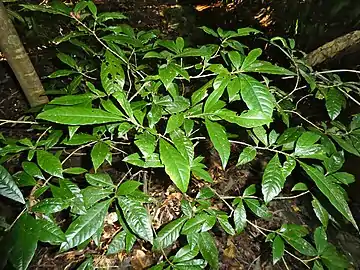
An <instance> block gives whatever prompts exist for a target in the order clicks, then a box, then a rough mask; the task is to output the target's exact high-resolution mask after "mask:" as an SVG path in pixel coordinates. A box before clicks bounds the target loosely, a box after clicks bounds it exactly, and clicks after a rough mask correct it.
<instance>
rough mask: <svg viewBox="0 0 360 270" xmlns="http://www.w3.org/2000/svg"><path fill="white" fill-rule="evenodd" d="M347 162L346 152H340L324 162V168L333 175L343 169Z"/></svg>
mask: <svg viewBox="0 0 360 270" xmlns="http://www.w3.org/2000/svg"><path fill="white" fill-rule="evenodd" d="M344 162H345V158H344V152H343V151H339V152H335V153H334V154H332V155H331V157H329V158H326V159H325V160H324V166H325V168H326V171H327V172H328V173H329V174H332V173H334V172H336V171H338V170H340V169H341V167H342V166H343V164H344Z"/></svg>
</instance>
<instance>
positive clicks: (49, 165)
mask: <svg viewBox="0 0 360 270" xmlns="http://www.w3.org/2000/svg"><path fill="white" fill-rule="evenodd" d="M36 157H37V163H38V164H39V166H40V168H41V169H43V170H44V171H45V172H47V173H48V174H51V175H52V176H55V177H59V178H62V177H63V176H62V171H63V169H62V165H61V162H60V160H59V158H58V157H56V156H54V155H52V154H51V153H49V152H47V151H44V150H38V151H36Z"/></svg>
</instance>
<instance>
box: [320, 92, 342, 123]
mask: <svg viewBox="0 0 360 270" xmlns="http://www.w3.org/2000/svg"><path fill="white" fill-rule="evenodd" d="M345 102H346V100H345V98H344V95H343V94H342V93H341V92H340V90H338V89H336V88H334V87H332V88H330V89H329V90H328V91H327V94H326V96H325V106H326V109H327V112H328V114H329V117H330V119H331V120H334V119H335V118H336V117H338V116H339V114H340V112H341V109H342V107H343V106H344V104H345Z"/></svg>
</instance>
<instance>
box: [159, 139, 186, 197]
mask: <svg viewBox="0 0 360 270" xmlns="http://www.w3.org/2000/svg"><path fill="white" fill-rule="evenodd" d="M160 159H161V162H162V164H164V166H165V171H166V173H167V175H169V177H170V179H171V180H172V181H173V182H174V184H175V185H176V186H177V187H178V188H179V189H180V190H181V191H182V192H186V190H187V188H188V185H189V181H190V165H189V161H188V160H187V159H186V158H184V157H183V156H182V155H181V154H180V153H179V152H178V151H177V150H176V149H175V148H174V147H173V146H172V145H171V144H170V143H168V142H167V141H165V140H164V139H160Z"/></svg>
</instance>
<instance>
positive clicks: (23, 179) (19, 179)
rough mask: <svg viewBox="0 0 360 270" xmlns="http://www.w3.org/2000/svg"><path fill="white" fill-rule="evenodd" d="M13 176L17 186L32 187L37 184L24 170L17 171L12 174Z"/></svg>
mask: <svg viewBox="0 0 360 270" xmlns="http://www.w3.org/2000/svg"><path fill="white" fill-rule="evenodd" d="M13 178H14V180H15V183H16V184H17V185H18V187H28V186H31V187H33V186H35V185H36V184H37V182H36V181H35V179H34V177H32V176H31V175H28V174H27V173H26V172H17V173H15V174H14V175H13Z"/></svg>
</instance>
